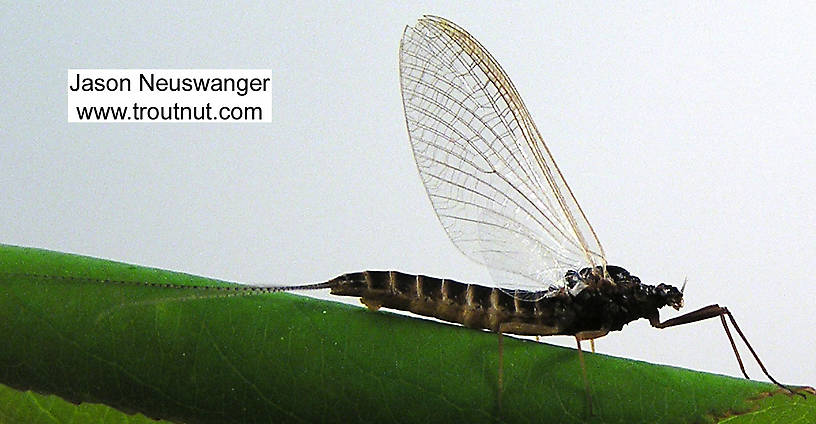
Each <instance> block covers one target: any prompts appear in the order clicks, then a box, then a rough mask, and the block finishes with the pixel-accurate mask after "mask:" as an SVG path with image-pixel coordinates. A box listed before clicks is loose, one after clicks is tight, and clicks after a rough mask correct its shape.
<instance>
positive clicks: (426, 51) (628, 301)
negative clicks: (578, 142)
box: [284, 16, 787, 396]
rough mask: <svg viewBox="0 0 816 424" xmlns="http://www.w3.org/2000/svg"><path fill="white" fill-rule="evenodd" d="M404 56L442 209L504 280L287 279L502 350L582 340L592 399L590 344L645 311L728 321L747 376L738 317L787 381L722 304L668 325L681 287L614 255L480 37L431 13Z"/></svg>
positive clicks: (460, 239) (409, 97) (467, 250)
mask: <svg viewBox="0 0 816 424" xmlns="http://www.w3.org/2000/svg"><path fill="white" fill-rule="evenodd" d="M399 63H400V65H399V70H400V82H401V89H402V100H403V106H404V109H405V122H406V125H407V128H408V134H409V138H410V141H411V146H412V147H413V153H414V159H415V161H416V165H417V168H418V170H419V175H420V176H421V178H422V182H423V184H424V186H425V189H426V191H427V194H428V197H429V198H430V201H431V204H432V205H433V209H434V211H435V212H436V215H437V217H438V218H439V221H440V222H441V223H442V226H443V227H444V229H445V231H446V232H447V234H448V236H449V237H450V239H451V240H452V241H453V243H454V244H455V245H456V247H457V248H458V249H459V250H460V251H461V252H462V253H464V254H465V256H467V257H468V258H470V259H472V260H474V261H476V262H478V263H480V264H482V265H485V266H487V267H488V268H489V269H490V271H491V276H492V277H493V279H494V281H495V282H496V283H497V284H496V286H495V287H488V286H482V285H476V284H463V283H459V282H456V281H451V280H445V279H437V278H431V277H427V276H422V275H409V274H403V273H399V272H394V271H367V272H361V273H353V274H346V275H343V276H340V277H338V278H335V279H333V280H331V281H328V282H325V283H321V284H315V285H309V286H296V287H287V288H284V289H309V288H330V289H331V293H332V294H334V295H341V296H357V297H360V298H361V301H362V302H363V303H364V304H365V305H366V306H368V307H369V308H371V309H378V308H380V307H385V308H392V309H398V310H406V311H411V312H414V313H416V314H420V315H425V316H431V317H435V318H438V319H441V320H444V321H449V322H455V323H460V324H462V325H464V326H465V327H470V328H477V329H487V330H490V331H493V332H496V333H498V334H499V346H500V349H501V335H502V334H517V335H535V336H548V335H570V336H574V337H575V339H576V341H577V345H578V352H579V358H580V360H581V365H582V370H583V379H584V384H585V386H586V390H587V396H589V389H588V384H587V378H586V370H585V367H584V365H583V356H582V353H581V341H582V340H594V339H596V338H598V337H602V336H604V335H606V334H607V333H609V332H610V331H617V330H621V329H622V327H623V326H624V325H625V324H627V323H629V322H631V321H634V320H637V319H640V318H645V319H647V320H649V322H650V323H651V325H652V326H653V327H656V328H668V327H673V326H677V325H682V324H688V323H692V322H696V321H701V320H705V319H709V318H716V317H719V318H720V321H721V322H722V325H723V328H724V329H725V334H726V335H727V336H728V339H729V340H730V342H731V346H732V348H733V350H734V353H735V355H736V358H737V362H738V363H739V367H740V369H741V370H742V373H743V375H745V377H746V378H748V374H747V373H746V372H745V367H744V366H743V363H742V359H741V358H740V355H739V352H738V351H737V348H736V344H735V343H734V339H733V337H732V335H731V331H730V330H729V327H728V323H727V322H726V317H727V318H728V320H729V321H730V323H731V325H733V327H734V329H735V330H736V331H737V334H738V335H739V336H740V338H741V339H742V341H743V342H745V344H746V346H747V347H748V349H749V351H750V352H751V354H752V355H753V357H754V359H755V360H756V361H757V363H758V364H759V366H760V368H761V369H762V371H763V372H764V373H765V375H766V376H767V377H768V378H769V379H770V380H771V381H773V382H774V383H776V384H777V385H778V386H780V387H783V388H785V389H787V388H786V387H785V386H783V385H782V384H781V383H779V382H777V381H776V380H775V379H774V378H773V377H771V375H770V374H769V373H768V371H767V370H766V369H765V366H764V365H763V364H762V362H761V361H760V359H759V357H758V356H757V354H756V352H755V351H754V349H753V348H752V347H751V345H750V344H749V343H748V340H747V339H746V337H745V335H744V334H743V332H742V331H741V330H740V328H739V327H738V326H737V323H736V321H735V320H734V317H733V315H732V314H731V312H729V310H728V309H727V308H725V307H722V306H719V305H716V304H714V305H710V306H706V307H704V308H701V309H698V310H696V311H693V312H689V313H686V314H684V315H681V316H678V317H676V318H672V319H669V320H666V321H661V320H660V317H659V313H658V309H660V308H662V307H664V306H670V307H673V308H674V309H680V308H681V307H682V306H683V289H682V288H680V289H678V288H676V287H674V286H671V285H668V284H658V285H647V284H643V283H641V281H640V279H639V278H638V277H636V276H634V275H632V274H630V273H629V272H628V271H626V270H625V269H624V268H621V267H618V266H613V265H609V264H607V262H606V259H605V255H604V250H603V247H602V246H601V243H600V241H599V240H598V236H597V234H596V232H595V230H594V229H593V228H592V226H591V225H590V224H589V221H588V220H587V217H586V215H585V214H584V211H583V210H582V209H581V207H580V206H579V204H578V202H577V201H576V199H575V196H574V194H573V192H572V190H571V189H570V187H569V186H568V185H567V182H566V181H565V180H564V177H563V175H562V174H561V170H560V169H559V168H558V166H557V165H556V163H555V161H554V160H553V157H552V154H551V153H550V150H549V149H548V148H547V146H546V145H545V144H544V140H543V138H542V137H541V134H540V133H539V131H538V129H537V128H536V126H535V124H534V123H533V120H532V118H531V117H530V113H529V112H528V111H527V108H526V107H525V105H524V102H523V101H522V100H521V97H520V96H519V94H518V92H517V91H516V88H515V87H514V86H513V83H512V82H511V81H510V79H509V78H508V76H507V74H506V73H505V72H504V70H503V69H502V68H501V66H499V64H498V63H497V62H496V60H495V59H494V58H493V56H491V55H490V53H488V52H487V50H485V48H484V47H482V45H481V44H480V43H479V42H478V41H476V40H475V39H474V38H473V37H472V36H471V35H470V34H469V33H467V32H466V31H465V30H464V29H462V28H460V27H459V26H457V25H456V24H454V23H452V22H450V21H448V20H445V19H443V18H439V17H435V16H425V17H423V18H422V19H420V20H419V21H418V22H417V24H416V25H415V26H413V27H406V29H405V32H404V34H403V37H402V42H401V44H400V62H399ZM500 352H501V350H500ZM500 364H501V362H500ZM500 367H501V365H500ZM499 376H500V377H499V378H500V379H501V371H500V372H499ZM499 385H501V380H499ZM499 393H501V389H500V390H499Z"/></svg>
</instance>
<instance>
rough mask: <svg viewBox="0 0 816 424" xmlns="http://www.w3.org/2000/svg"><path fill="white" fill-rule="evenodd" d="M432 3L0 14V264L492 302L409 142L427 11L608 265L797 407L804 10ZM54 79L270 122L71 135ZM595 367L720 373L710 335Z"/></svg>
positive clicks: (643, 332) (672, 337) (815, 173)
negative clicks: (118, 75) (248, 108)
mask: <svg viewBox="0 0 816 424" xmlns="http://www.w3.org/2000/svg"><path fill="white" fill-rule="evenodd" d="M428 4H429V5H430V4H433V5H434V6H429V5H422V4H413V5H408V6H397V5H387V6H382V5H380V4H379V3H371V4H364V3H363V4H361V3H356V2H355V3H343V4H337V5H333V4H329V5H327V4H322V3H304V2H296V3H291V4H279V3H276V2H266V3H263V4H257V5H249V4H242V5H235V6H233V5H230V6H222V7H211V6H206V7H205V6H200V5H197V4H192V3H190V4H187V3H178V2H172V3H168V4H163V5H162V4H150V5H149V6H131V5H128V6H125V7H122V6H113V5H107V4H104V5H84V6H77V5H71V6H57V5H52V4H50V3H46V4H44V5H37V6H33V5H32V6H29V5H27V4H25V5H23V4H13V5H7V6H5V7H3V8H2V9H3V10H2V12H0V14H2V22H3V30H2V31H0V41H1V42H0V48H2V60H1V61H0V62H2V65H0V66H2V75H0V92H1V93H2V97H1V100H0V242H3V243H9V244H16V245H25V246H35V247H42V248H48V249H54V250H61V251H68V252H75V253H81V254H86V255H92V256H98V257H104V258H111V259H115V260H120V261H125V262H132V263H138V264H143V265H149V266H155V267H161V268H167V269H172V270H179V271H185V272H189V273H194V274H201V275H206V276H212V277H217V278H222V279H228V280H236V281H242V282H254V283H262V284H297V283H308V282H320V281H324V280H326V279H328V278H331V277H334V276H336V275H338V274H341V273H344V272H352V271H359V270H363V269H398V270H402V271H406V272H411V273H425V274H429V275H434V276H440V277H447V278H454V279H458V280H460V281H472V282H488V277H487V273H486V272H485V271H484V270H482V269H481V268H480V267H478V266H476V265H475V264H472V263H470V262H469V261H468V260H467V259H465V258H464V257H463V256H462V255H461V254H460V253H459V252H458V251H457V250H455V248H454V247H453V245H452V244H451V243H450V242H449V241H448V239H447V238H446V235H445V233H444V231H443V230H442V228H441V227H440V225H439V223H438V221H437V219H436V218H435V216H434V214H433V211H432V209H431V206H430V203H429V202H428V200H427V199H426V196H425V193H424V190H423V188H422V185H421V182H420V180H419V178H418V176H417V172H416V169H415V166H414V163H413V159H412V156H411V152H410V148H409V144H408V138H407V134H406V130H405V128H404V126H405V124H404V119H403V116H402V106H401V100H400V93H399V82H398V74H397V49H398V44H399V39H400V37H401V33H402V30H403V27H404V26H405V25H406V24H412V23H413V22H415V20H416V18H418V17H419V16H420V15H422V14H423V13H433V14H438V15H441V16H444V17H447V18H449V19H451V20H453V21H454V22H456V23H458V24H460V25H461V26H463V27H464V28H465V29H467V30H469V31H470V32H471V33H472V34H473V35H474V36H475V37H476V38H478V39H479V40H480V41H481V42H482V44H483V45H485V46H486V47H487V48H488V49H489V50H490V51H491V52H492V53H493V54H494V56H495V57H496V58H497V59H498V61H499V62H500V63H501V64H502V65H503V66H504V68H505V69H506V71H507V72H508V73H509V75H510V76H511V78H512V79H513V81H514V82H515V84H516V87H517V88H518V90H519V92H520V93H521V95H522V96H523V97H524V99H525V101H526V103H527V105H528V107H529V109H530V112H531V114H532V116H533V117H534V119H535V120H536V122H537V124H538V127H539V129H540V130H541V132H542V134H543V135H544V137H545V138H546V140H547V142H548V145H549V147H550V149H551V150H552V151H553V154H554V155H555V157H556V160H557V161H558V163H559V165H560V167H561V169H562V171H563V172H564V174H565V176H566V178H567V180H568V181H569V183H570V184H571V185H572V188H573V190H574V191H575V193H576V196H577V197H578V199H579V201H580V202H581V204H582V205H583V207H584V210H585V211H586V212H587V214H588V216H589V218H590V220H591V222H592V223H593V225H594V227H595V229H596V230H597V232H598V234H599V236H600V238H601V241H602V242H603V243H604V247H605V248H606V251H607V252H608V255H609V258H608V259H609V261H610V263H613V264H618V265H622V266H624V267H626V268H627V269H629V270H630V271H631V272H632V273H634V274H636V275H638V276H640V277H641V278H642V279H643V280H644V281H645V282H649V283H652V282H658V281H666V282H671V283H676V284H679V283H680V282H682V280H683V278H684V277H685V276H688V278H689V284H688V287H687V288H686V307H687V310H691V309H692V308H697V307H700V306H704V305H707V304H710V303H715V302H716V303H719V304H721V305H727V306H728V307H729V308H730V309H731V311H732V312H733V313H734V314H735V316H736V318H737V320H738V321H739V323H740V324H741V326H742V328H743V330H744V331H745V332H746V333H747V335H748V337H749V338H750V340H752V341H753V344H754V347H755V348H756V349H757V350H758V352H759V353H760V355H761V357H762V358H763V359H764V361H765V363H766V365H767V366H768V369H769V370H771V371H772V372H773V373H774V374H775V376H776V377H777V378H778V379H779V380H781V381H783V382H787V383H793V384H810V385H813V384H816V367H814V365H813V360H812V358H813V353H814V347H816V342H814V336H813V328H814V326H816V315H814V312H813V310H814V303H816V301H814V298H815V297H814V291H815V290H814V287H815V286H816V247H814V239H816V227H814V222H816V205H814V200H813V197H814V196H813V194H814V187H816V170H814V164H816V145H815V144H814V143H816V119H814V118H816V55H815V54H814V52H816V45H814V44H816V41H815V40H816V37H814V32H813V30H812V23H813V22H816V10H814V6H812V4H808V3H803V4H796V5H789V6H780V5H777V4H771V3H769V4H767V5H762V6H757V5H751V6H745V5H742V4H741V3H730V4H719V5H711V4H703V3H700V4H697V3H691V4H684V5H682V6H678V7H676V8H675V7H671V6H656V5H654V4H651V3H627V4H626V5H624V6H621V5H608V4H606V3H602V2H598V3H583V4H582V5H579V6H574V5H550V6H546V7H541V8H534V7H523V6H520V5H518V4H516V3H512V4H509V3H503V4H501V5H500V6H494V5H492V4H491V3H475V4H471V3H462V4H460V3H458V2H456V3H443V4H438V3H437V2H429V3H428ZM70 68H208V69H209V68H261V69H264V68H270V69H272V70H273V82H274V87H273V114H274V115H273V117H272V122H271V123H270V124H223V125H207V124H155V125H153V124H116V125H114V124H104V123H100V124H68V123H67V122H66V112H65V110H66V109H65V108H66V86H65V75H66V70H67V69H70ZM352 301H354V300H353V299H352ZM668 314H669V315H672V312H668ZM666 316H667V313H664V317H666ZM547 340H548V341H552V342H556V343H564V344H566V345H569V346H572V345H573V341H572V340H571V339H570V338H566V337H564V338H557V337H556V338H549V339H547ZM383 342H384V343H385V342H387V341H383ZM598 348H599V350H600V351H601V352H604V353H609V354H613V355H619V356H625V357H630V358H638V359H643V360H647V361H653V362H661V363H666V364H671V365H676V366H683V367H689V368H694V369H700V370H707V371H713V372H717V373H725V374H730V375H738V374H739V370H738V368H737V366H736V363H735V361H734V358H733V355H732V353H731V350H730V347H729V346H728V342H727V340H726V338H725V336H724V334H723V332H722V328H721V327H720V323H719V322H718V321H717V320H711V321H709V322H703V323H698V324H694V325H689V326H685V327H680V328H673V329H667V330H655V329H652V328H650V327H649V326H648V323H647V322H645V321H640V322H637V323H634V324H631V325H629V326H627V327H626V328H625V329H624V331H623V332H618V333H614V334H612V335H610V336H608V337H605V338H603V339H601V340H599V341H598ZM748 362H750V366H749V373H750V374H751V375H753V376H755V377H760V376H761V375H760V372H759V370H758V368H757V367H756V366H754V364H753V362H752V361H748Z"/></svg>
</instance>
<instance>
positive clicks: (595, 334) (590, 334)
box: [575, 330, 609, 415]
mask: <svg viewBox="0 0 816 424" xmlns="http://www.w3.org/2000/svg"><path fill="white" fill-rule="evenodd" d="M608 333H609V331H607V330H598V331H581V332H578V333H576V334H575V341H576V343H577V344H578V362H580V363H581V376H582V377H583V379H584V391H585V392H586V398H587V406H588V408H589V415H592V394H591V393H590V391H589V379H588V378H587V371H586V363H584V351H583V350H582V349H581V341H582V340H589V342H590V343H591V344H592V352H593V353H595V342H594V341H595V339H597V338H599V337H603V336H605V335H607V334H608Z"/></svg>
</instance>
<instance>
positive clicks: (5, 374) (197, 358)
mask: <svg viewBox="0 0 816 424" xmlns="http://www.w3.org/2000/svg"><path fill="white" fill-rule="evenodd" d="M162 285H169V286H167V287H164V286H162ZM177 286H188V287H185V288H178V287H177ZM234 287H236V285H234V284H231V283H227V282H223V281H216V280H210V279H205V278H202V277H196V276H192V275H188V274H182V273H175V272H170V271H162V270H156V269H150V268H144V267H138V266H134V265H128V264H122V263H117V262H111V261H105V260H101V259H94V258H88V257H82V256H76V255H68V254H63V253H57V252H50V251H45V250H38V249H30V248H20V247H13V246H2V245H0V340H2V345H0V346H2V347H1V348H0V383H3V384H6V385H8V386H11V387H13V388H15V389H17V390H32V391H34V392H36V393H43V394H49V395H56V396H59V397H61V398H63V399H65V400H67V401H69V402H72V403H75V404H78V405H79V406H74V408H77V410H76V411H74V412H72V413H73V414H74V416H79V414H80V412H79V409H78V408H86V409H84V410H83V412H82V413H83V414H86V413H87V414H92V415H91V416H96V418H95V419H88V420H83V421H85V422H88V421H99V422H107V421H105V420H110V418H106V417H108V416H109V415H108V414H112V413H113V412H111V411H110V410H109V409H106V408H102V407H100V408H99V409H93V408H87V404H88V403H94V404H96V403H101V404H104V405H107V406H109V407H112V408H116V409H118V410H121V411H124V412H126V413H128V414H132V413H141V414H144V415H146V416H148V417H151V418H157V419H166V420H169V421H178V422H186V423H197V422H202V423H205V422H208V423H223V422H227V423H229V422H235V423H252V422H423V423H424V422H469V423H476V422H508V423H511V422H542V421H543V422H562V423H569V422H575V423H578V422H598V423H636V422H649V423H662V422H672V423H687V422H714V421H715V420H717V419H720V418H722V419H725V420H730V421H728V422H735V423H736V422H742V421H739V420H740V419H748V420H749V421H746V422H752V423H760V422H790V421H795V420H797V419H798V420H800V422H816V411H814V407H813V405H814V403H816V401H815V400H814V397H813V396H810V395H809V396H808V399H807V400H803V399H802V398H800V397H796V396H790V395H787V394H783V393H779V392H777V391H776V390H775V388H774V386H771V385H769V384H765V383H758V382H752V381H747V380H742V379H735V378H730V377H724V376H719V375H713V374H705V373H699V372H695V371H689V370H684V369H679V368H672V367H665V366H656V365H651V364H647V363H643V362H638V361H631V360H627V359H621V358H615V357H609V356H605V355H593V354H587V355H586V365H587V371H588V374H589V379H590V384H591V390H592V396H593V404H594V412H595V414H594V415H593V416H589V414H588V412H589V411H588V410H587V403H586V397H585V392H584V388H583V382H582V379H581V374H580V366H579V363H578V359H577V355H576V353H575V351H574V350H572V349H566V348H562V347H556V346H550V345H547V344H543V343H535V342H532V341H527V340H517V339H512V338H505V340H504V342H505V343H504V379H503V381H504V390H503V392H502V396H501V406H499V395H498V389H497V378H498V376H497V375H498V373H497V369H498V350H497V336H496V335H495V334H492V333H488V332H483V331H475V330H468V329H464V328H462V327H459V326H454V325H446V324H441V323H437V322H432V321H429V320H423V319H414V318H409V317H405V316H401V315H395V314H391V313H386V312H382V311H380V312H371V311H368V310H365V309H362V308H357V307H353V306H348V305H345V304H340V303H334V302H326V301H320V300H314V299H309V298H305V297H300V296H295V295H291V294H287V293H263V294H260V293H251V292H246V291H240V290H238V291H236V290H233V288H234ZM7 392H8V391H4V392H2V393H4V394H3V396H5V397H4V398H3V399H4V400H5V401H4V402H2V405H0V418H4V417H10V416H15V417H16V416H18V415H14V414H18V413H19V411H24V410H29V409H32V408H34V407H32V406H30V404H29V403H27V402H30V400H28V399H26V397H31V396H34V395H33V394H31V393H23V392H14V391H11V392H10V393H12V394H11V395H9V394H6V393H7ZM15 393H16V394H15ZM771 393H776V394H775V395H773V396H771V395H770V394H771ZM15 396H16V397H15ZM48 399H53V398H52V397H49V398H48ZM36 405H37V407H36V408H39V409H40V412H39V413H41V414H42V416H46V415H48V414H49V413H51V412H50V411H51V410H54V411H56V410H64V409H65V408H67V407H66V406H65V404H60V403H59V402H56V401H53V400H49V402H42V401H39V402H37V403H36ZM51 405H55V406H53V407H52V406H51ZM70 406H71V405H68V407H70ZM46 411H47V412H46ZM87 411H91V412H87ZM92 411H98V412H92ZM57 412H59V411H57ZM114 412H115V411H114ZM93 414H98V415H93ZM786 414H787V415H786ZM20 416H22V415H20ZM54 416H57V413H56V412H55V413H54ZM61 416H64V415H61ZM122 417H123V418H122V421H117V422H128V421H127V420H135V419H136V418H134V417H133V416H126V415H123V416H122ZM125 417H127V418H125ZM780 417H787V418H785V419H784V420H783V419H782V418H780ZM117 419H118V418H117ZM750 420H753V421H750ZM7 421H10V422H14V420H13V419H8V418H7ZM42 422H45V421H42ZM48 422H71V419H70V418H55V419H54V420H51V421H48ZM77 422H79V421H77Z"/></svg>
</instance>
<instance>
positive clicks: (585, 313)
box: [326, 266, 683, 336]
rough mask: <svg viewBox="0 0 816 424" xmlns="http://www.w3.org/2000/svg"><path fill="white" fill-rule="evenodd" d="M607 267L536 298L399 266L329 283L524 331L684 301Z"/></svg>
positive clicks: (498, 328) (601, 323)
mask: <svg viewBox="0 0 816 424" xmlns="http://www.w3.org/2000/svg"><path fill="white" fill-rule="evenodd" d="M607 270H608V272H609V274H610V276H611V279H612V281H609V280H605V279H602V278H599V277H598V275H600V273H599V272H597V271H600V269H596V270H595V271H596V272H592V271H593V270H592V269H590V268H585V269H583V270H581V271H580V272H575V273H572V274H571V275H568V279H569V278H570V277H572V280H573V283H574V284H580V283H584V284H586V285H587V287H586V288H584V289H583V290H581V291H580V292H578V293H577V294H575V295H573V294H571V293H570V292H569V290H568V288H566V287H565V288H559V289H551V290H550V291H549V292H547V293H545V294H544V295H543V296H536V297H539V299H538V300H535V301H525V300H520V298H523V297H524V296H519V295H518V294H516V295H513V294H510V293H508V292H505V291H503V290H501V289H498V288H494V287H485V286H480V285H476V284H464V283H460V282H458V281H453V280H446V279H439V278H433V277H428V276H424V275H411V274H404V273H401V272H397V271H364V272H358V273H352V274H345V275H342V276H340V277H337V278H335V279H333V280H331V281H329V282H328V283H326V284H327V286H328V287H330V288H331V293H332V294H334V295H339V296H357V297H360V299H361V301H362V302H363V303H364V304H365V305H366V306H368V307H369V308H371V309H378V308H380V307H385V308H391V309H398V310H404V311H410V312H413V313H415V314H418V315H424V316H429V317H434V318H438V319H441V320H443V321H448V322H455V323H459V324H462V325H463V326H465V327H468V328H479V329H486V330H490V331H494V332H497V333H508V334H519V335H536V336H547V335H571V336H574V335H576V334H579V333H584V332H604V333H605V332H608V331H617V330H620V329H621V328H623V326H624V325H626V324H627V323H629V322H631V321H634V320H636V319H639V318H647V319H652V318H653V317H657V314H658V309H659V308H661V307H663V306H667V305H668V306H673V307H675V308H679V307H680V305H682V299H683V295H682V293H681V292H680V290H678V289H677V288H675V287H672V286H669V285H666V284H660V285H657V286H651V285H646V284H641V283H640V279H639V278H637V277H635V276H633V275H630V274H629V273H628V272H627V271H626V270H625V269H623V268H620V267H614V266H607Z"/></svg>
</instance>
